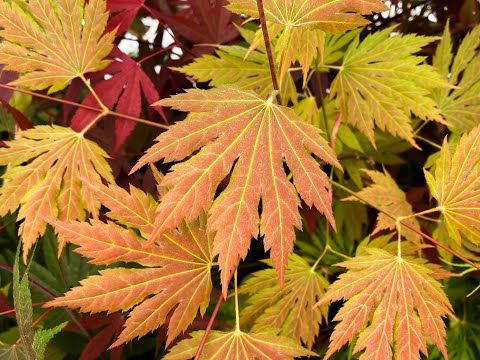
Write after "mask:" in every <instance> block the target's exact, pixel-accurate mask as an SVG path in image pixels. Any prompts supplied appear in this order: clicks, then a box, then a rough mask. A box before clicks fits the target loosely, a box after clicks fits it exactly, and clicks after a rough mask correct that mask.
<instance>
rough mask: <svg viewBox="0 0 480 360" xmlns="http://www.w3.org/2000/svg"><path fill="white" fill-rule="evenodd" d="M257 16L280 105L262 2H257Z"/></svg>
mask: <svg viewBox="0 0 480 360" xmlns="http://www.w3.org/2000/svg"><path fill="white" fill-rule="evenodd" d="M257 8H258V14H259V17H260V24H261V26H262V34H263V42H264V43H265V49H266V51H267V57H268V64H269V67H270V75H271V77H272V84H273V89H274V90H275V91H276V93H277V94H276V95H277V102H278V103H279V104H281V103H282V100H281V98H280V88H279V86H278V80H277V72H276V71H275V61H274V60H273V53H272V45H271V44H270V36H269V35H268V29H267V21H266V19H265V11H264V10H263V0H257Z"/></svg>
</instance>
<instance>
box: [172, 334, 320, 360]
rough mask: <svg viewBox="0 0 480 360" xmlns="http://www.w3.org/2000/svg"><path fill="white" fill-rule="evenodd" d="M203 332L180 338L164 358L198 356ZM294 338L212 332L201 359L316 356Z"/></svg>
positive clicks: (177, 359) (274, 359) (273, 359)
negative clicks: (187, 337) (183, 338)
mask: <svg viewBox="0 0 480 360" xmlns="http://www.w3.org/2000/svg"><path fill="white" fill-rule="evenodd" d="M203 334H204V331H195V332H193V333H191V334H190V336H192V337H191V338H190V339H185V340H182V341H180V342H179V343H178V344H177V345H175V346H174V347H173V348H172V349H171V350H170V352H169V353H168V354H167V356H165V360H187V359H191V358H193V357H194V356H195V353H196V351H197V349H198V346H199V345H200V341H201V339H202V337H203ZM316 355H317V354H315V353H314V352H311V351H308V350H307V349H304V348H302V347H301V346H300V345H298V344H296V343H295V342H294V341H293V340H292V339H289V338H287V337H284V336H275V335H271V334H268V333H263V334H262V333H259V334H255V333H244V332H242V331H240V330H237V331H231V332H222V331H210V332H209V334H208V337H207V341H206V342H205V346H204V348H203V351H202V354H201V355H200V359H202V360H207V359H208V360H237V359H245V360H247V359H248V360H255V359H262V360H289V359H293V358H295V357H301V356H316Z"/></svg>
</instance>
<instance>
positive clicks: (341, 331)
mask: <svg viewBox="0 0 480 360" xmlns="http://www.w3.org/2000/svg"><path fill="white" fill-rule="evenodd" d="M365 251H366V252H367V253H368V255H366V256H356V257H355V258H353V259H351V260H347V261H345V262H342V263H340V264H338V266H342V267H345V268H347V269H348V272H346V273H345V274H342V275H340V278H339V280H337V281H336V282H334V283H333V284H332V285H331V286H330V288H329V289H328V291H327V293H326V294H325V296H324V297H323V298H322V299H321V300H320V301H319V302H318V303H317V306H320V305H324V304H328V303H329V302H332V301H338V300H342V299H345V300H346V302H345V304H344V305H343V307H342V308H341V309H340V310H339V312H338V313H337V315H336V316H335V318H334V320H336V321H340V323H339V324H338V325H337V326H336V327H335V330H334V332H333V334H332V336H331V338H330V345H329V348H328V351H327V353H326V355H325V359H328V358H329V357H330V356H332V354H333V353H334V352H335V351H337V350H339V349H340V348H341V347H342V346H343V345H344V344H346V343H347V342H348V341H351V340H352V339H353V338H354V336H355V335H356V334H357V333H359V336H358V339H357V341H356V344H355V347H354V349H353V353H357V352H360V351H362V350H365V351H364V352H363V353H362V355H361V356H360V359H385V360H389V359H393V358H395V359H418V358H419V352H422V353H423V354H425V355H427V344H426V339H429V340H430V341H431V342H433V343H434V344H435V345H436V346H437V347H438V348H439V350H440V351H441V352H442V354H443V355H444V356H445V358H448V357H447V349H446V346H445V325H444V323H443V320H442V316H445V315H447V314H448V315H451V311H452V308H451V305H450V303H449V301H448V298H447V296H446V295H445V293H444V292H443V290H442V288H441V285H440V283H439V282H438V281H437V279H442V278H444V277H445V276H446V275H448V273H447V272H446V271H444V270H443V269H442V268H441V267H440V266H438V265H434V264H428V263H426V261H425V260H423V259H406V258H401V257H399V256H395V255H391V254H389V253H388V252H386V251H385V250H380V249H372V248H366V249H365Z"/></svg>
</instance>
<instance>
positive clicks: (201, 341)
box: [194, 294, 223, 360]
mask: <svg viewBox="0 0 480 360" xmlns="http://www.w3.org/2000/svg"><path fill="white" fill-rule="evenodd" d="M222 302H223V294H220V296H219V297H218V300H217V304H216V305H215V309H213V312H212V315H211V317H210V321H209V322H208V325H207V328H206V329H205V332H204V333H203V337H202V340H200V344H198V349H197V352H196V353H195V358H194V360H198V359H200V355H201V354H202V351H203V347H204V346H205V343H206V341H207V337H208V334H209V333H210V330H212V326H213V322H214V321H215V318H216V317H217V313H218V310H219V309H220V305H222Z"/></svg>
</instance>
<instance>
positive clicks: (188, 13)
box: [156, 0, 238, 44]
mask: <svg viewBox="0 0 480 360" xmlns="http://www.w3.org/2000/svg"><path fill="white" fill-rule="evenodd" d="M179 4H181V7H182V10H180V11H179V12H177V13H175V14H164V13H161V12H156V15H157V16H158V17H159V18H160V19H162V20H163V21H165V23H166V24H167V25H168V26H170V27H171V28H172V29H173V30H174V31H175V32H178V33H179V34H181V35H182V36H184V37H185V38H187V39H188V40H190V41H191V42H193V43H195V44H224V43H226V42H229V41H232V40H233V39H235V38H236V37H237V35H238V31H237V29H235V26H233V24H232V22H231V18H232V13H231V12H230V11H228V10H226V9H225V7H224V6H225V4H226V0H217V1H210V0H184V1H182V2H179Z"/></svg>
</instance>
